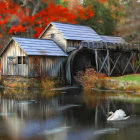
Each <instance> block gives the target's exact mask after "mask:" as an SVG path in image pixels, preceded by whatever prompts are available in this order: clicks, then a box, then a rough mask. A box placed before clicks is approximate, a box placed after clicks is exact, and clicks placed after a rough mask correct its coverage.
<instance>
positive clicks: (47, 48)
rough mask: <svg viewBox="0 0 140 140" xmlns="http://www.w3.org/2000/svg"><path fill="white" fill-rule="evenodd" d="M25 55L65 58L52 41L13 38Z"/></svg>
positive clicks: (64, 54)
mask: <svg viewBox="0 0 140 140" xmlns="http://www.w3.org/2000/svg"><path fill="white" fill-rule="evenodd" d="M12 39H13V40H15V41H16V42H17V43H18V44H19V46H20V47H21V48H22V49H23V50H24V51H25V52H26V54H27V55H48V56H67V54H66V53H65V52H64V51H63V50H62V49H61V48H60V47H59V46H58V45H57V44H56V43H55V42H54V41H52V40H44V39H42V40H41V39H29V38H19V37H13V38H12Z"/></svg>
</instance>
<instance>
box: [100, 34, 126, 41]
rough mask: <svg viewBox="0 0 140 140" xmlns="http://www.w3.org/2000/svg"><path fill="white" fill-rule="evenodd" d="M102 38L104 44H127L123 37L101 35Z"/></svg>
mask: <svg viewBox="0 0 140 140" xmlns="http://www.w3.org/2000/svg"><path fill="white" fill-rule="evenodd" d="M100 37H101V38H102V39H103V42H109V43H126V41H125V40H124V39H123V38H121V37H116V36H103V35H100Z"/></svg>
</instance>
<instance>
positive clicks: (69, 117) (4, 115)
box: [0, 87, 140, 140]
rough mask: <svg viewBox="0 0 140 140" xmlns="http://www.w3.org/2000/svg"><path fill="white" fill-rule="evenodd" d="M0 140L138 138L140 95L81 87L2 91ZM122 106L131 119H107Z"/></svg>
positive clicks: (107, 139)
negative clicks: (108, 114)
mask: <svg viewBox="0 0 140 140" xmlns="http://www.w3.org/2000/svg"><path fill="white" fill-rule="evenodd" d="M0 93H1V94H0V140H125V139H127V140H132V139H133V140H137V139H139V137H140V96H139V95H136V94H132V93H122V92H114V91H113V92H111V91H99V90H94V91H91V90H90V91H83V90H82V89H80V88H78V87H71V88H59V89H54V90H52V91H50V92H48V93H46V92H45V91H41V90H37V89H34V90H16V89H5V90H1V92H0ZM117 109H123V110H124V111H125V113H126V114H127V115H129V116H130V118H129V119H127V120H125V121H112V122H109V121H107V113H108V112H109V111H113V112H114V111H115V110H117Z"/></svg>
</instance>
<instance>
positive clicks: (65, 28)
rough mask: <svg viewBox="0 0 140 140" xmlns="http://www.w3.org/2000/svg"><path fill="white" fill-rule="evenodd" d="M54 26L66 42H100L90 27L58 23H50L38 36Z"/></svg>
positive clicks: (99, 38)
mask: <svg viewBox="0 0 140 140" xmlns="http://www.w3.org/2000/svg"><path fill="white" fill-rule="evenodd" d="M51 24H52V25H54V26H55V27H56V28H57V29H58V30H59V31H60V32H61V33H62V35H63V36H64V38H65V39H67V40H80V41H82V40H87V41H89V40H90V41H101V40H102V39H101V37H100V36H99V35H98V34H97V33H96V32H95V31H94V30H93V29H92V28H90V27H88V26H83V25H76V24H65V23H58V22H51V23H50V24H49V25H48V26H47V27H46V28H45V30H44V31H43V33H42V34H41V35H40V37H41V36H42V35H43V34H44V33H45V31H46V30H47V29H48V28H49V26H50V25H51Z"/></svg>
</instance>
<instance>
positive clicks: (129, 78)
mask: <svg viewBox="0 0 140 140" xmlns="http://www.w3.org/2000/svg"><path fill="white" fill-rule="evenodd" d="M113 79H115V80H119V81H124V82H137V83H138V84H140V74H131V75H124V76H120V77H113Z"/></svg>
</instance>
